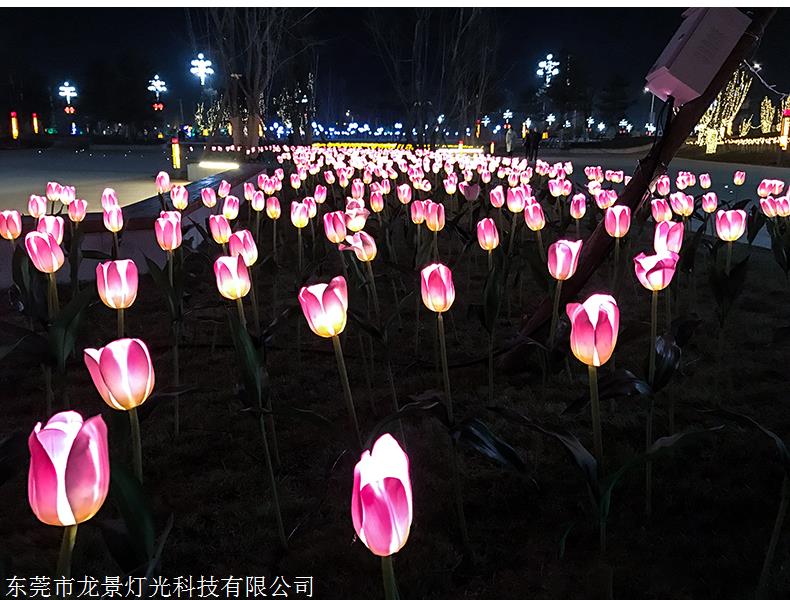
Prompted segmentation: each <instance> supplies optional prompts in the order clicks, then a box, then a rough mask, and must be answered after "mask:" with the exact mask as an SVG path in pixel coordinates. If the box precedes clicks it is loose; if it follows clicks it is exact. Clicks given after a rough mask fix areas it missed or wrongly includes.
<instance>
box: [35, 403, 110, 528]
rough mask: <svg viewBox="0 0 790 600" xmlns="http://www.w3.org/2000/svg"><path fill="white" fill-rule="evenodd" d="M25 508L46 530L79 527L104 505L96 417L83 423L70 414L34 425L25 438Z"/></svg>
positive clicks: (104, 472) (103, 437) (103, 438)
mask: <svg viewBox="0 0 790 600" xmlns="http://www.w3.org/2000/svg"><path fill="white" fill-rule="evenodd" d="M28 447H29V449H30V470H29V471H28V479H27V494H28V502H29V503H30V508H31V509H32V510H33V513H34V514H35V515H36V517H37V518H38V520H39V521H41V522H42V523H45V524H47V525H55V526H59V527H68V526H71V525H77V524H79V523H84V522H85V521H87V520H88V519H90V518H91V517H93V516H94V515H95V514H96V513H97V512H99V509H100V508H101V507H102V505H103V504H104V500H105V499H106V498H107V492H108V491H109V489H110V458H109V450H108V444H107V425H106V424H105V423H104V419H102V417H101V415H96V416H95V417H91V418H90V419H87V420H85V421H83V419H82V416H81V415H80V414H79V413H78V412H75V411H65V412H60V413H57V414H55V415H53V416H52V417H51V418H50V419H49V421H47V423H46V425H44V426H43V427H42V426H41V423H37V424H36V426H35V428H34V429H33V431H32V432H31V434H30V437H29V438H28Z"/></svg>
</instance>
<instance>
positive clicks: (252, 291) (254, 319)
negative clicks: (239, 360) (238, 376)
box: [250, 213, 261, 337]
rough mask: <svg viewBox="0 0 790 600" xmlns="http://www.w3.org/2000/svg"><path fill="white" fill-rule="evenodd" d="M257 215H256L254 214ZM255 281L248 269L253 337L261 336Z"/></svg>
mask: <svg viewBox="0 0 790 600" xmlns="http://www.w3.org/2000/svg"><path fill="white" fill-rule="evenodd" d="M256 214H257V213H256ZM255 282H256V279H255V278H254V277H253V274H252V269H250V303H251V304H252V322H253V326H254V327H255V335H256V336H258V337H260V336H261V317H260V311H259V310H258V293H257V292H256V290H255Z"/></svg>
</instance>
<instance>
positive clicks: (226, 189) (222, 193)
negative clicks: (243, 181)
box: [217, 179, 230, 198]
mask: <svg viewBox="0 0 790 600" xmlns="http://www.w3.org/2000/svg"><path fill="white" fill-rule="evenodd" d="M228 194H230V183H228V182H227V181H225V180H224V179H223V180H222V181H221V182H220V184H219V189H217V196H219V197H220V198H226V197H227V196H228Z"/></svg>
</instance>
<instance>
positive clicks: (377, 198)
mask: <svg viewBox="0 0 790 600" xmlns="http://www.w3.org/2000/svg"><path fill="white" fill-rule="evenodd" d="M370 208H372V209H373V212H377V213H380V212H381V211H382V210H384V197H383V196H382V195H381V192H372V193H371V194H370Z"/></svg>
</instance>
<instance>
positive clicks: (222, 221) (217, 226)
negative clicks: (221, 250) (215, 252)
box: [208, 215, 231, 245]
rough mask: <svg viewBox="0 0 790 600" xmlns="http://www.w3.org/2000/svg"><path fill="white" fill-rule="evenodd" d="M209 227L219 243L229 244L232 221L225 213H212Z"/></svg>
mask: <svg viewBox="0 0 790 600" xmlns="http://www.w3.org/2000/svg"><path fill="white" fill-rule="evenodd" d="M208 228H209V230H210V231H211V237H212V238H214V241H215V242H216V243H217V244H219V245H222V244H227V243H228V240H230V235H231V228H230V223H229V222H228V220H227V219H226V218H225V217H224V215H211V216H210V217H209V218H208Z"/></svg>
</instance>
